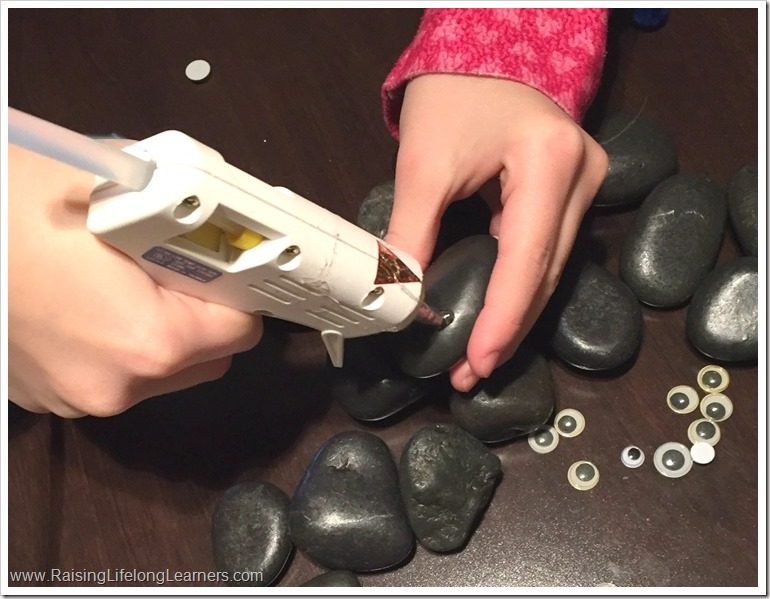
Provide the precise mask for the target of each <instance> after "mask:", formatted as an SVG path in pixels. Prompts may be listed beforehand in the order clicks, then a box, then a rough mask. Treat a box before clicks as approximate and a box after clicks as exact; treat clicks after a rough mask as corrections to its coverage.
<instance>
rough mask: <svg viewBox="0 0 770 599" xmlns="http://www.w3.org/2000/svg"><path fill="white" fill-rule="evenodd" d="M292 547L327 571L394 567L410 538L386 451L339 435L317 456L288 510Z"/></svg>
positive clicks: (363, 436) (374, 440)
mask: <svg viewBox="0 0 770 599" xmlns="http://www.w3.org/2000/svg"><path fill="white" fill-rule="evenodd" d="M289 530H290V533H291V538H292V539H293V541H294V543H295V544H296V545H297V547H298V548H300V549H301V550H302V551H304V552H305V553H306V554H307V555H309V556H310V557H311V558H312V559H313V560H315V561H316V562H317V563H319V564H321V565H322V566H325V567H327V568H329V569H333V570H351V571H354V572H369V571H372V570H380V569H382V568H388V567H390V566H395V565H396V564H399V563H401V562H402V561H404V560H405V559H406V558H407V557H408V556H409V555H410V553H411V552H412V549H413V548H414V537H413V535H412V531H411V530H410V528H409V522H408V520H407V517H406V513H405V511H404V506H403V503H402V501H401V497H400V494H399V487H398V472H397V469H396V465H395V463H394V461H393V457H392V456H391V454H390V450H389V449H388V447H387V445H385V443H384V442H383V441H382V440H381V439H380V438H379V437H377V436H375V435H372V434H370V433H365V432H359V431H350V432H344V433H339V434H337V435H335V436H334V437H332V438H331V439H329V440H328V441H327V442H326V443H324V445H323V446H322V447H321V448H320V449H319V450H318V452H317V453H316V455H315V457H314V458H313V461H312V462H311V463H310V465H309V466H308V468H307V470H306V471H305V475H304V477H303V478H302V482H301V483H300V484H299V486H298V487H297V490H296V491H295V493H294V497H293V498H292V500H291V504H290V506H289Z"/></svg>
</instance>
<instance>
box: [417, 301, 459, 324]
mask: <svg viewBox="0 0 770 599" xmlns="http://www.w3.org/2000/svg"><path fill="white" fill-rule="evenodd" d="M454 318H455V315H454V314H453V313H452V312H444V311H439V310H434V309H433V308H431V307H430V306H429V305H428V304H426V303H425V302H420V305H419V306H417V314H416V316H415V320H417V322H420V323H422V324H426V325H429V326H432V327H435V328H437V329H443V328H444V327H446V326H449V325H450V324H452V321H453V320H454Z"/></svg>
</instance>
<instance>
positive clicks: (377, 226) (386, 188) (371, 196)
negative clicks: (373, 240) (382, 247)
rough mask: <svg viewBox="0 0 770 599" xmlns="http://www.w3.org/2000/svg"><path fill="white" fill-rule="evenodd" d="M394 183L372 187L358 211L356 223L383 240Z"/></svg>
mask: <svg viewBox="0 0 770 599" xmlns="http://www.w3.org/2000/svg"><path fill="white" fill-rule="evenodd" d="M394 192H395V182H394V181H389V182H387V183H383V184H382V185H377V186H376V187H373V188H372V189H371V190H370V191H369V193H368V194H367V195H366V197H365V198H364V201H363V202H362V203H361V206H360V207H359V209H358V217H357V218H356V223H357V224H358V226H359V227H361V228H362V229H364V230H365V231H368V232H369V233H371V234H372V235H374V236H375V237H379V238H380V239H384V238H385V234H386V233H387V232H388V225H389V224H390V213H391V212H392V211H393V194H394Z"/></svg>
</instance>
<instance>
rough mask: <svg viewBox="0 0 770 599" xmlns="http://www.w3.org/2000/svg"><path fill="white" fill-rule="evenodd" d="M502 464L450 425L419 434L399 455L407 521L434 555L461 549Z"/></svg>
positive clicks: (470, 438)
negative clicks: (437, 552)
mask: <svg viewBox="0 0 770 599" xmlns="http://www.w3.org/2000/svg"><path fill="white" fill-rule="evenodd" d="M501 472H502V470H501V465H500V459H499V458H498V457H497V456H496V455H495V454H493V453H492V452H490V451H489V450H488V449H487V448H486V447H484V445H483V444H482V443H481V442H480V441H478V440H477V439H475V438H474V437H472V436H471V435H469V434H468V433H466V432H465V431H463V430H462V429H460V428H459V427H457V426H455V425H452V424H436V425H433V426H428V427H425V428H423V429H421V430H419V431H418V432H417V433H416V434H415V435H414V436H413V437H412V438H411V439H410V440H409V443H408V444H407V446H406V448H405V449H404V452H403V453H402V454H401V461H400V463H399V478H400V482H401V493H402V495H403V497H404V502H405V503H406V509H407V513H408V514H409V522H410V524H411V525H412V530H413V531H414V533H415V535H417V538H418V539H419V541H420V543H421V544H422V545H424V546H425V547H427V548H428V549H430V550H432V551H439V552H447V551H454V550H457V549H460V548H461V547H463V546H464V545H465V544H466V543H467V542H468V539H470V537H471V535H472V533H473V531H474V530H475V528H476V525H477V523H478V521H479V519H480V517H481V516H482V514H483V512H484V510H485V509H486V507H487V505H488V504H489V502H490V500H491V498H492V493H493V492H494V489H495V486H496V485H497V482H498V480H499V478H500V475H501Z"/></svg>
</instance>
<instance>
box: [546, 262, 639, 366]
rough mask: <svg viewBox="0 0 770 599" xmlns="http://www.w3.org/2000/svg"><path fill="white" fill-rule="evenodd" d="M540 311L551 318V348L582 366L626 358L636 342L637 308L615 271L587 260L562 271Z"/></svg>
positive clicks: (617, 362)
mask: <svg viewBox="0 0 770 599" xmlns="http://www.w3.org/2000/svg"><path fill="white" fill-rule="evenodd" d="M546 313H547V314H548V315H549V317H550V318H553V319H555V322H556V327H555V330H554V334H553V336H552V337H551V348H552V349H553V351H554V353H555V354H556V355H557V356H558V357H559V358H560V359H561V360H563V361H565V362H566V363H567V364H571V365H572V366H575V367H576V368H581V369H583V370H610V369H612V368H616V367H619V366H621V365H623V364H625V363H626V362H628V361H629V360H630V359H631V358H632V357H633V356H634V355H636V352H637V351H638V349H639V346H640V345H641V343H642V329H643V321H642V310H641V308H640V306H639V302H638V301H637V299H636V297H635V296H634V294H633V293H632V292H631V290H630V289H629V288H628V286H627V285H626V284H625V283H623V281H621V280H620V279H619V278H618V277H616V276H615V275H613V274H612V273H610V272H609V271H608V270H606V269H605V268H602V267H601V266H599V265H598V264H594V263H592V262H587V263H585V264H583V265H581V266H579V267H574V269H573V270H570V271H567V272H565V273H564V275H563V276H562V279H561V281H560V283H559V287H558V288H557V290H556V293H555V294H554V297H553V300H552V302H551V303H550V304H549V306H548V308H547V311H546Z"/></svg>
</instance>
